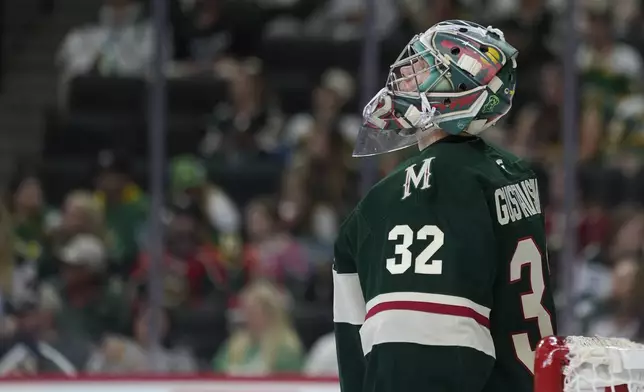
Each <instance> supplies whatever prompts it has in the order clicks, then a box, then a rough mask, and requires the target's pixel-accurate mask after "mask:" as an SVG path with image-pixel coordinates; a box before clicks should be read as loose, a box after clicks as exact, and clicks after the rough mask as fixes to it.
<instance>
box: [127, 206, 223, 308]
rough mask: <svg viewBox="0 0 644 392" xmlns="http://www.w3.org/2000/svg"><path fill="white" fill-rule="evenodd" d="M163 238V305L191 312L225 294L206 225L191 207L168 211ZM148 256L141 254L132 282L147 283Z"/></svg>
mask: <svg viewBox="0 0 644 392" xmlns="http://www.w3.org/2000/svg"><path fill="white" fill-rule="evenodd" d="M168 218H169V220H168V223H167V227H166V232H165V238H164V265H163V271H162V274H161V275H162V279H163V286H164V292H165V293H164V300H165V301H166V302H165V305H166V306H168V307H169V308H170V309H173V310H177V311H179V310H185V311H191V309H193V308H195V307H197V306H198V305H200V304H201V303H202V302H204V301H206V300H211V301H212V300H213V296H216V295H217V294H224V293H225V292H226V278H227V275H226V270H225V266H224V264H223V262H222V258H221V256H220V254H219V252H218V251H217V250H216V249H215V248H214V247H213V246H212V244H211V243H210V242H209V236H208V230H207V226H206V225H204V219H203V218H202V217H201V216H200V210H199V209H198V208H197V206H196V205H195V204H192V203H187V204H175V205H174V206H172V208H171V211H169V217H168ZM149 265H150V260H149V255H148V254H147V253H145V252H144V253H142V254H141V256H140V258H139V262H138V264H137V266H136V268H135V269H134V271H133V273H132V278H133V279H134V283H136V284H138V285H139V286H142V287H144V286H145V285H146V284H147V279H148V271H149V270H148V268H149Z"/></svg>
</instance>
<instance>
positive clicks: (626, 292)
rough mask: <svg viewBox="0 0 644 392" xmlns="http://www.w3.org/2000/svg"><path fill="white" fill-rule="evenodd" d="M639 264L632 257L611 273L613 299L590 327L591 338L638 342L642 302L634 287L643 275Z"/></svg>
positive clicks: (622, 260) (640, 330) (640, 329)
mask: <svg viewBox="0 0 644 392" xmlns="http://www.w3.org/2000/svg"><path fill="white" fill-rule="evenodd" d="M640 268H641V262H640V260H638V259H637V258H634V257H628V256H627V257H623V258H621V259H620V260H618V261H617V262H616V263H615V268H614V270H613V282H612V295H611V297H610V299H609V301H610V302H609V304H606V305H609V306H608V307H606V306H604V309H603V314H602V311H601V309H600V310H598V313H599V314H600V316H598V319H596V320H595V321H594V322H593V324H592V325H591V327H590V330H589V334H590V335H591V336H593V335H598V336H614V337H620V338H626V339H630V340H636V339H641V338H642V337H643V336H642V335H641V333H642V327H641V323H642V319H641V311H640V307H641V302H640V301H641V298H638V297H637V296H636V295H635V294H636V293H639V291H636V290H635V287H636V283H637V282H638V281H641V280H639V278H642V274H641V273H640V272H639V271H640Z"/></svg>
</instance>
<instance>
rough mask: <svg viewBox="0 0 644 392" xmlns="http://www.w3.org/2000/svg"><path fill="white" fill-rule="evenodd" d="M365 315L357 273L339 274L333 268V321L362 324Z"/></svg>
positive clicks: (365, 310) (365, 308)
mask: <svg viewBox="0 0 644 392" xmlns="http://www.w3.org/2000/svg"><path fill="white" fill-rule="evenodd" d="M366 315H367V307H366V305H365V302H364V297H363V295H362V288H361V287H360V279H358V274H339V273H337V272H336V271H335V270H333V321H334V322H336V323H348V324H353V325H362V323H364V320H365V316H366Z"/></svg>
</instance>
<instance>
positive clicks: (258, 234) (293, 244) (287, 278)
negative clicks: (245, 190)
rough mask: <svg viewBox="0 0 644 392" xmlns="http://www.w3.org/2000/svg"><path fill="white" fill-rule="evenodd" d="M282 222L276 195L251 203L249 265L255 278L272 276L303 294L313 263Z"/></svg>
mask: <svg viewBox="0 0 644 392" xmlns="http://www.w3.org/2000/svg"><path fill="white" fill-rule="evenodd" d="M280 224H281V222H280V219H279V215H278V212H277V205H276V203H275V202H274V201H273V200H272V199H270V198H265V197H260V198H256V199H254V200H252V201H251V202H250V203H249V205H248V207H247V209H246V234H247V237H248V242H247V244H246V249H245V254H246V257H245V260H246V262H247V264H248V265H247V269H248V271H249V273H250V278H251V280H253V279H256V278H264V279H271V280H273V281H274V282H278V283H281V284H286V285H287V287H290V288H291V289H292V291H293V293H294V294H295V295H296V296H299V295H298V294H301V293H302V291H303V287H304V284H305V282H306V279H307V278H308V275H309V269H310V268H309V265H308V264H309V263H308V260H307V259H306V253H305V251H304V249H303V247H302V246H301V245H300V244H299V243H298V242H297V241H296V240H295V238H293V236H292V235H290V234H289V233H288V232H287V231H286V230H284V229H283V228H282V227H280Z"/></svg>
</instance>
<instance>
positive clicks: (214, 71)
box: [0, 0, 644, 376]
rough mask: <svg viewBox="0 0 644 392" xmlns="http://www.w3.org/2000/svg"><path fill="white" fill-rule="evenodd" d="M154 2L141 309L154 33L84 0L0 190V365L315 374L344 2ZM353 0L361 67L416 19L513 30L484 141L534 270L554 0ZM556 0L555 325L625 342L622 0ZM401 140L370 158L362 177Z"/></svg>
mask: <svg viewBox="0 0 644 392" xmlns="http://www.w3.org/2000/svg"><path fill="white" fill-rule="evenodd" d="M169 3H170V12H169V20H168V27H169V29H168V32H169V34H168V37H167V42H164V43H163V44H164V45H165V47H166V48H167V54H168V58H167V59H166V62H165V63H164V68H165V71H166V74H167V76H168V80H169V83H170V84H169V90H170V91H169V94H170V95H169V98H168V100H169V101H168V102H169V103H168V105H169V106H170V109H169V110H170V112H171V114H170V116H169V120H168V124H167V125H168V127H169V136H168V140H166V144H167V151H168V155H169V157H168V165H167V167H165V168H162V169H161V170H163V171H164V173H166V174H167V175H166V176H165V177H166V180H167V181H166V184H167V187H166V189H167V193H166V195H165V206H164V213H163V216H162V217H161V218H162V222H163V225H164V233H163V238H162V243H163V252H164V253H163V260H162V266H161V271H160V273H159V274H156V275H155V276H156V278H158V279H160V280H161V286H162V291H163V298H162V299H161V300H162V303H163V312H162V314H156V313H152V312H150V308H149V303H150V301H149V294H150V293H151V290H150V287H149V283H148V282H149V276H150V274H151V271H150V267H151V261H150V255H149V247H148V244H149V242H150V238H149V211H150V200H149V196H150V195H149V194H148V192H147V190H146V189H147V185H148V184H147V181H146V177H147V174H148V173H149V172H150V170H154V169H152V168H149V167H147V166H146V159H145V157H146V155H147V152H148V147H146V144H145V142H142V140H143V141H145V140H146V138H145V136H146V135H145V132H146V131H145V126H144V125H145V124H144V123H145V119H143V120H142V119H141V117H142V116H143V117H144V113H143V114H142V112H144V111H145V106H144V105H143V106H141V105H140V102H139V101H136V100H135V99H136V94H139V93H141V91H142V90H141V89H143V90H144V89H145V88H144V86H143V87H141V86H142V85H141V83H142V81H144V80H145V79H146V78H147V77H148V75H149V74H150V70H151V66H152V64H153V62H154V61H155V58H154V57H153V54H154V50H153V49H154V46H155V34H154V32H153V27H152V22H151V19H150V9H149V4H148V3H147V2H144V1H137V0H104V1H103V4H100V9H99V11H98V13H97V15H96V17H95V18H94V19H93V20H88V21H87V23H86V24H85V25H82V26H77V27H76V28H74V29H72V30H71V31H69V32H68V34H67V35H66V37H65V38H64V40H63V42H61V44H60V48H59V51H58V55H57V57H56V59H55V60H56V65H57V67H58V72H59V73H58V75H59V79H60V80H59V94H58V97H59V102H58V105H57V107H56V108H55V109H54V113H53V114H52V113H51V112H48V114H47V116H48V119H49V120H48V121H49V123H48V124H49V125H48V129H47V134H46V135H45V152H44V153H43V157H39V158H33V157H29V159H25V160H24V161H21V162H19V163H18V164H17V165H16V172H15V175H14V176H13V178H12V180H11V182H10V183H9V184H8V186H7V187H6V194H5V200H4V202H5V204H6V206H7V211H6V212H4V214H5V216H3V217H1V218H0V222H9V221H10V222H11V224H12V227H10V226H9V225H8V224H5V225H3V227H1V228H0V229H2V230H5V231H6V230H13V236H12V238H13V241H12V244H0V245H2V246H0V249H13V254H12V255H4V256H3V257H0V259H2V260H4V261H3V262H2V265H1V266H0V278H1V279H2V280H3V282H2V285H3V287H7V286H11V287H13V290H12V291H10V292H9V291H6V292H5V293H4V294H3V296H4V297H3V298H2V300H3V301H2V302H3V307H2V317H1V318H0V374H4V375H8V374H12V375H28V374H35V373H64V374H77V373H81V372H90V373H119V374H128V373H130V374H131V373H144V372H151V371H161V372H168V373H170V372H197V371H213V372H217V373H226V374H243V375H266V374H271V373H276V372H286V373H300V372H301V373H303V374H306V375H318V376H319V375H331V376H332V375H335V374H336V372H337V367H336V366H337V365H336V362H335V347H334V339H333V336H332V328H333V324H332V309H331V308H332V295H333V289H332V282H331V268H330V266H331V261H332V257H333V241H334V237H335V234H336V232H337V229H338V225H339V224H340V223H341V222H342V219H343V217H344V216H345V214H346V213H347V212H348V211H350V209H351V208H352V207H353V206H354V205H355V204H356V202H357V201H358V200H359V196H360V181H361V180H362V179H363V174H364V173H363V172H362V171H361V170H362V169H363V168H362V167H361V166H360V164H359V162H356V160H354V159H352V158H351V150H352V145H353V142H354V139H355V135H356V133H357V129H358V125H359V124H360V120H361V119H360V117H359V116H358V114H359V113H360V112H361V108H360V105H359V104H358V103H359V102H360V101H361V100H364V99H363V98H364V97H361V96H360V91H361V87H363V86H361V83H360V82H361V80H360V67H362V66H364V65H360V61H359V60H360V59H359V56H360V49H359V48H360V46H361V45H362V40H363V38H364V37H363V33H364V31H365V30H364V26H363V22H364V20H365V18H366V15H367V12H366V9H365V3H366V2H365V1H364V0H171V1H170V2H169ZM374 3H375V4H376V7H377V8H376V12H375V15H374V18H375V21H376V26H377V28H376V36H374V37H370V39H374V40H378V42H379V43H380V45H381V48H382V57H383V58H382V59H380V60H379V62H378V64H377V67H378V70H379V72H380V74H382V75H383V78H382V81H383V82H384V80H385V79H384V75H386V71H387V68H386V65H387V64H388V63H389V62H391V61H392V60H394V59H395V57H396V55H397V54H398V52H399V50H400V49H401V48H402V47H403V45H404V44H405V43H406V42H407V41H408V39H409V38H410V37H411V36H412V35H413V34H414V33H416V32H419V31H423V30H425V29H427V28H428V27H430V26H431V25H433V24H434V23H436V22H438V21H440V20H446V19H469V20H474V21H476V22H479V23H481V24H483V25H488V24H492V25H494V26H495V27H498V28H500V29H502V30H503V31H504V32H505V35H506V39H507V40H508V41H510V42H511V43H512V44H513V45H514V46H516V47H517V48H518V49H519V51H520V56H519V59H518V62H519V84H518V86H519V87H518V90H517V92H516V97H515V106H514V108H513V110H512V112H511V114H510V115H509V117H508V118H507V121H505V122H504V123H503V124H500V125H499V126H497V127H496V128H495V129H491V130H488V131H486V135H485V136H484V137H486V138H489V139H490V140H491V141H493V142H495V143H498V144H500V145H502V146H504V147H506V148H508V149H511V150H513V151H515V152H516V153H517V154H519V155H521V156H523V157H524V158H526V159H528V160H529V161H530V162H531V163H532V164H533V166H534V169H535V171H536V172H537V173H538V175H539V177H540V181H541V182H540V185H541V186H540V189H541V191H542V193H543V194H542V197H541V200H542V201H543V202H544V204H545V205H546V210H547V226H548V236H549V252H550V259H551V260H552V261H551V263H552V264H553V266H554V276H553V279H557V276H558V275H557V272H558V271H560V270H561V268H563V267H562V266H561V265H559V264H558V255H559V253H560V250H561V247H562V245H563V235H562V216H563V215H562V214H563V212H564V211H563V210H562V201H563V199H562V196H563V195H562V192H563V154H564V151H563V149H562V140H563V132H564V130H563V129H562V126H561V123H562V116H563V110H564V96H563V75H562V64H563V63H562V58H563V57H562V56H564V55H566V54H565V53H564V50H565V48H564V47H563V45H562V43H563V42H564V34H565V32H566V26H567V24H568V21H566V20H564V18H563V12H562V11H563V2H561V1H559V2H558V1H546V0H375V1H374ZM97 8H98V7H97ZM577 16H578V18H577V20H576V23H578V25H579V28H580V29H581V43H580V47H579V50H578V51H577V53H576V59H577V63H578V69H579V87H580V89H579V90H580V95H581V99H580V102H579V113H578V118H579V123H580V127H579V131H578V135H579V151H580V157H579V161H578V165H577V178H576V180H577V183H578V189H579V193H578V196H579V200H578V205H579V209H578V211H575V218H576V224H577V244H578V248H577V252H576V258H577V259H576V260H575V261H574V263H573V265H572V267H571V268H574V269H575V277H576V284H575V287H574V288H572V289H571V290H572V291H573V292H574V302H573V303H572V304H568V308H566V311H571V312H574V314H575V318H576V320H578V322H577V324H576V325H575V326H574V328H573V329H574V330H571V331H566V333H568V334H572V333H574V334H600V335H604V336H621V337H626V338H630V339H634V340H640V341H644V308H642V307H641V304H642V303H644V292H642V289H641V287H644V286H642V285H641V284H638V282H642V281H644V279H643V277H644V269H642V244H643V241H642V240H643V239H644V210H643V209H642V203H643V202H644V170H643V169H644V166H643V165H642V163H643V162H644V161H643V158H644V85H643V84H642V81H643V80H642V74H643V71H644V67H643V63H642V56H643V55H644V31H643V29H644V2H642V1H640V0H604V1H600V0H592V1H591V0H587V1H584V2H583V4H582V7H581V8H580V14H579V15H577ZM319 64H323V65H324V66H321V65H319ZM316 65H318V66H316ZM137 83H138V84H137ZM182 83H183V84H182ZM204 86H205V87H204ZM82 89H85V90H86V91H84V92H82V93H81V92H79V91H81V90H82ZM83 94H84V95H83ZM110 94H112V95H114V98H113V99H108V97H109V96H110ZM173 94H175V95H173ZM133 97H134V98H133ZM101 99H104V100H105V101H101ZM103 102H107V103H103ZM91 105H94V106H91ZM110 105H111V106H110ZM119 105H120V106H119ZM137 105H138V106H137ZM199 105H201V106H203V107H205V110H204V111H203V113H195V112H194V111H193V110H194V108H195V107H196V106H199ZM96 107H98V109H97V108H96ZM182 108H183V109H182ZM81 109H82V110H81ZM83 110H84V111H83ZM128 110H133V111H134V112H135V113H129V112H127V111H128ZM182 110H183V111H182ZM81 112H82V113H81ZM126 112H127V113H126ZM175 112H176V113H175ZM52 124H53V125H52ZM142 124H143V125H142ZM141 128H143V129H144V130H143V131H141ZM566 131H572V132H575V131H576V130H566ZM141 132H142V134H143V136H144V137H143V138H141V137H140V134H141ZM48 135H49V136H48ZM115 135H116V136H115ZM137 135H138V136H137ZM414 153H415V151H414V150H413V149H408V150H404V151H402V152H400V153H392V154H388V155H386V156H384V157H382V158H381V159H379V160H378V161H377V162H376V163H375V164H376V166H377V172H378V175H379V176H383V175H385V174H386V173H388V172H389V171H390V170H391V169H392V168H394V167H395V166H396V165H397V164H398V163H399V162H400V161H401V160H402V159H404V158H406V157H408V156H409V155H410V154H414ZM70 159H71V161H70ZM61 162H62V163H61ZM65 162H67V165H65V164H64V163H65ZM70 162H71V163H70ZM54 167H62V169H60V170H59V172H58V174H57V175H55V174H52V173H53V172H54V171H55V170H54V169H53V168H54ZM157 169H159V168H157ZM5 245H7V246H5ZM9 245H11V246H9ZM153 275H154V274H153ZM559 292H562V290H559ZM151 328H154V329H155V330H154V333H155V334H157V333H158V334H159V335H160V337H161V342H160V346H156V345H155V344H154V343H155V342H153V341H151V339H150V336H151Z"/></svg>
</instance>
